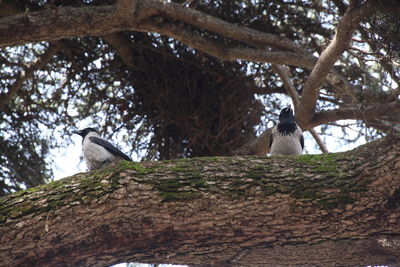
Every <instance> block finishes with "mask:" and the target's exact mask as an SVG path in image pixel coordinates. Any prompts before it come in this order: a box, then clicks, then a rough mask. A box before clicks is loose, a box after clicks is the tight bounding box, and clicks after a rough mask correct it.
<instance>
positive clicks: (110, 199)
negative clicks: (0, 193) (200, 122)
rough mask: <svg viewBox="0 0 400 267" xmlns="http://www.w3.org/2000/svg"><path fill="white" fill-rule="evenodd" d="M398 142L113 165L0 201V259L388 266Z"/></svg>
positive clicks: (399, 182) (393, 253)
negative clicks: (323, 152)
mask: <svg viewBox="0 0 400 267" xmlns="http://www.w3.org/2000/svg"><path fill="white" fill-rule="evenodd" d="M399 141H400V139H399V136H391V137H389V138H384V139H381V140H378V141H376V142H372V143H369V144H368V145H366V146H363V147H360V148H358V149H356V150H354V151H350V152H346V153H339V154H326V155H303V156H293V157H259V158H252V157H245V158H244V157H236V158H230V157H222V158H197V159H186V160H176V161H160V162H147V163H130V162H121V163H119V164H118V165H112V166H110V167H109V168H108V169H105V170H102V171H97V172H90V173H81V174H77V175H75V176H73V177H69V178H66V179H63V180H60V181H56V182H52V183H50V184H48V185H42V186H39V187H35V188H31V189H28V190H25V191H20V192H17V193H15V194H12V195H9V196H6V197H3V198H0V244H1V246H0V258H1V259H2V262H1V263H0V265H1V266H11V265H15V266H24V265H35V266H59V265H66V264H69V265H79V266H93V265H97V266H99V265H102V266H106V265H111V264H115V263H118V262H123V261H125V262H126V261H136V262H152V263H155V262H164V263H167V262H168V263H177V264H179V263H180V264H193V265H196V264H197V265H199V264H202V265H219V266H222V265H230V266H232V265H252V266H257V265H262V266H275V265H291V266H295V265H304V264H307V265H319V266H352V265H398V264H400V255H399V253H398V251H399V248H400V247H399V245H398V244H399V243H398V242H400V240H399V238H398V236H399V235H400V223H399V221H400V209H399V207H400V205H399V196H400V176H399V175H398V173H399V172H400V164H399V162H400V145H399V144H400V142H399ZM371 154H373V155H374V160H371Z"/></svg>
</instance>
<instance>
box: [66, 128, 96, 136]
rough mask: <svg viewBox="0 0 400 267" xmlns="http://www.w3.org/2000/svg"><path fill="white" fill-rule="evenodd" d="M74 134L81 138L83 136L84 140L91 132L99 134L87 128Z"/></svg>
mask: <svg viewBox="0 0 400 267" xmlns="http://www.w3.org/2000/svg"><path fill="white" fill-rule="evenodd" d="M72 132H73V133H75V134H79V135H80V136H82V138H85V136H86V135H87V134H88V133H90V132H96V133H97V131H96V129H94V128H90V127H88V128H85V129H83V130H78V131H72Z"/></svg>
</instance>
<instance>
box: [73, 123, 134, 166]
mask: <svg viewBox="0 0 400 267" xmlns="http://www.w3.org/2000/svg"><path fill="white" fill-rule="evenodd" d="M73 133H75V134H79V135H80V136H82V138H83V140H82V146H83V148H82V150H83V157H84V159H85V161H86V165H87V167H88V168H89V170H90V171H92V170H97V169H101V168H103V167H104V166H106V165H107V164H109V163H111V162H114V161H118V160H128V161H132V159H131V158H130V157H128V156H127V155H125V154H124V153H123V152H122V151H121V150H119V149H118V148H116V147H115V146H113V145H112V144H111V143H110V142H108V141H107V140H105V139H103V138H101V137H100V135H99V134H98V133H97V131H96V130H95V129H93V128H85V129H83V130H78V131H73Z"/></svg>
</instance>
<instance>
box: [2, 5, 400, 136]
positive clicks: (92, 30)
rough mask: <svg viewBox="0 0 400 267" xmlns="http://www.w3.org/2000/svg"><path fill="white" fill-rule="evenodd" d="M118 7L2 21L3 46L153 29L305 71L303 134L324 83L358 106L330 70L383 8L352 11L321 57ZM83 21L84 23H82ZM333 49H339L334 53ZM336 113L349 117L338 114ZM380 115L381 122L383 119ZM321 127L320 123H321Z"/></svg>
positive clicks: (151, 10) (192, 13)
mask: <svg viewBox="0 0 400 267" xmlns="http://www.w3.org/2000/svg"><path fill="white" fill-rule="evenodd" d="M118 3H119V4H120V5H121V6H122V7H125V5H128V6H129V8H130V9H132V10H130V11H129V12H127V11H126V8H115V6H113V5H110V6H99V7H80V8H71V7H57V9H55V10H52V9H49V10H44V11H40V12H36V13H27V14H20V15H16V16H13V17H5V18H2V23H1V25H2V26H1V27H0V36H1V38H0V45H1V46H5V45H16V44H21V43H26V42H28V41H39V40H54V39H60V38H63V37H74V36H85V35H100V34H101V35H104V34H107V33H111V32H115V31H120V30H136V31H152V32H158V33H161V34H164V35H167V36H170V37H173V38H175V39H177V40H180V41H182V42H183V43H185V44H187V45H189V46H191V47H192V48H196V49H199V50H201V51H204V52H206V53H208V54H210V55H212V56H215V57H217V58H220V59H222V60H225V61H236V60H238V59H243V60H248V61H255V62H265V63H272V64H282V65H293V66H298V67H302V68H306V69H309V70H313V72H312V73H311V76H310V79H308V81H307V82H306V84H305V87H304V92H303V94H304V97H303V98H302V102H301V104H300V107H299V115H298V121H299V123H300V124H301V126H302V127H303V128H304V129H305V130H308V129H311V127H313V126H315V125H316V123H315V122H314V121H313V118H314V115H313V114H314V113H315V111H314V107H315V104H316V101H317V99H318V92H319V88H320V87H321V85H322V84H323V81H324V80H327V81H328V82H329V84H331V85H332V86H333V87H334V88H336V89H335V90H336V92H335V93H337V94H338V95H339V94H342V95H343V94H344V96H345V97H347V99H348V97H350V98H351V99H353V100H352V101H354V100H356V102H357V99H358V98H360V97H362V96H359V95H360V94H361V95H363V93H360V90H359V89H357V88H355V87H353V86H351V85H350V84H349V83H348V81H347V78H346V77H345V76H342V75H341V74H339V73H338V72H336V71H334V70H332V69H331V68H332V66H333V64H334V62H335V61H336V60H337V59H338V58H339V56H340V55H341V54H342V53H343V51H344V50H345V49H346V48H347V47H348V43H349V41H350V38H351V37H352V32H353V31H354V29H355V28H357V27H358V23H359V21H361V20H362V19H364V18H365V17H366V16H367V15H368V14H372V12H373V11H375V10H376V9H377V8H380V6H379V5H377V4H376V3H375V4H374V1H366V3H364V4H361V5H358V6H355V7H352V8H351V10H349V11H348V12H347V13H345V14H344V16H343V19H342V21H340V22H339V26H338V32H337V34H336V37H335V38H334V40H333V41H332V43H331V45H330V46H329V47H327V48H326V50H325V52H324V53H323V54H322V56H321V58H319V59H318V58H316V57H314V56H312V55H311V54H309V52H307V51H306V49H304V48H303V47H301V46H300V45H298V44H295V43H294V42H292V41H290V40H288V39H286V38H284V37H281V36H278V35H275V34H270V33H263V32H259V31H255V30H252V29H249V28H246V27H243V26H239V25H234V24H232V23H228V22H225V21H223V20H221V19H218V18H216V17H213V16H210V15H207V14H205V13H202V12H199V11H196V10H193V9H190V8H187V7H184V6H181V5H179V4H176V3H168V2H162V1H135V0H132V1H119V2H118ZM83 20H85V23H82V22H83ZM26 21H29V25H26V23H25V22H26ZM350 22H351V23H350ZM20 25H23V28H20ZM92 25H96V26H95V27H93V26H92ZM15 28H17V32H18V33H19V34H13V35H9V34H7V32H10V29H15ZM193 29H201V30H202V31H204V30H205V31H209V32H210V33H211V32H212V33H214V34H217V35H219V36H221V37H222V38H226V39H227V40H231V41H230V44H228V46H227V45H226V43H224V42H221V41H219V40H213V39H211V38H208V37H207V36H208V35H207V34H206V35H204V34H203V35H200V34H197V33H195V31H193ZM343 36H345V37H343ZM218 39H220V40H223V39H221V38H218ZM333 51H335V53H334V54H333V53H332V52H333ZM326 59H329V60H326ZM317 62H318V63H317ZM316 64H317V65H316ZM314 66H316V68H315V69H314ZM328 74H329V75H328ZM315 78H317V79H315ZM366 93H367V94H368V92H366ZM397 111H398V110H397ZM337 114H346V113H345V112H338V113H337ZM315 116H318V114H315ZM376 117H378V118H379V116H376ZM347 118H349V117H346V116H343V117H341V118H340V119H347ZM327 122H328V121H324V122H322V123H327ZM318 123H319V124H320V123H321V122H320V121H318Z"/></svg>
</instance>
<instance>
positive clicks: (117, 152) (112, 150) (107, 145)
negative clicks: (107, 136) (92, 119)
mask: <svg viewBox="0 0 400 267" xmlns="http://www.w3.org/2000/svg"><path fill="white" fill-rule="evenodd" d="M89 140H90V141H91V142H93V143H95V144H97V145H99V146H102V147H104V148H105V149H107V151H108V152H110V153H111V154H113V155H115V156H120V157H121V158H123V159H125V160H128V161H132V159H131V158H130V157H128V156H127V155H125V154H124V153H123V152H122V151H121V150H119V149H118V148H116V147H115V146H113V145H112V144H111V143H110V142H108V141H106V140H104V139H102V138H99V137H95V136H91V137H89Z"/></svg>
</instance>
